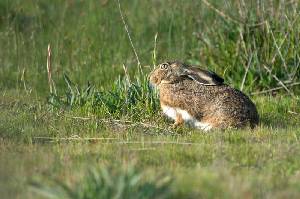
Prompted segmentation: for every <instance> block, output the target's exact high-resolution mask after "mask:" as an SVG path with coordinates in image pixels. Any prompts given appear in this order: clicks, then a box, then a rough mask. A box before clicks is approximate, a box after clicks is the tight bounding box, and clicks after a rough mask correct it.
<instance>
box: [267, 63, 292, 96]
mask: <svg viewBox="0 0 300 199" xmlns="http://www.w3.org/2000/svg"><path fill="white" fill-rule="evenodd" d="M263 67H264V68H265V69H266V70H267V71H268V73H270V75H272V77H273V78H274V79H275V80H276V81H277V82H278V83H279V84H280V85H281V86H282V87H283V88H284V89H285V90H286V91H287V92H288V93H289V94H290V95H291V96H293V97H294V94H293V93H292V92H291V91H290V90H289V89H288V88H287V87H286V85H285V84H284V83H283V82H282V81H281V80H280V79H279V78H278V77H277V76H276V75H274V74H273V73H272V71H271V69H270V68H268V67H267V66H266V65H265V64H263Z"/></svg>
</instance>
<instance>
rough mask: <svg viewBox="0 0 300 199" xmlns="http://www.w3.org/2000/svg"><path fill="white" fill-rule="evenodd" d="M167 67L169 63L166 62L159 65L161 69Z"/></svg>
mask: <svg viewBox="0 0 300 199" xmlns="http://www.w3.org/2000/svg"><path fill="white" fill-rule="evenodd" d="M168 68H169V64H167V63H163V64H161V65H160V69H161V70H167V69H168Z"/></svg>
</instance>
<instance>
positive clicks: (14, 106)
mask: <svg viewBox="0 0 300 199" xmlns="http://www.w3.org/2000/svg"><path fill="white" fill-rule="evenodd" d="M205 2H210V3H211V5H212V6H213V8H210V7H209V5H207V3H205ZM244 2H245V3H244ZM121 3H122V4H121V8H122V11H123V12H124V15H125V18H126V22H127V24H128V27H129V30H130V33H131V37H132V39H133V42H134V46H135V48H136V50H137V53H138V56H139V58H140V60H141V64H142V70H141V71H138V66H137V63H136V59H135V56H134V53H133V51H132V47H131V45H130V43H129V40H128V36H127V34H126V32H125V30H124V26H123V23H122V20H121V18H120V13H119V10H118V5H117V3H116V1H105V0H103V1H98V0H91V1H80V0H69V1H62V0H54V1H51V2H49V1H46V0H40V1H32V0H24V1H19V0H13V1H9V0H3V1H0V46H1V48H0V64H1V66H0V90H1V92H0V112H1V114H0V193H1V197H3V198H81V199H83V198H84V199H86V198H95V197H99V198H298V197H299V195H300V183H299V182H300V173H299V168H300V147H299V139H300V101H299V91H300V89H299V88H300V87H299V86H291V84H292V83H295V82H299V80H300V70H299V63H300V60H299V52H300V51H299V30H300V21H299V17H298V13H299V6H300V4H299V3H298V2H297V1H275V2H274V1H263V2H259V3H258V1H247V2H246V1H238V0H230V1H183V0H176V1H149V2H144V1H138V0H131V1H121ZM218 10H219V11H221V12H222V13H221V14H220V12H219V11H218ZM218 12H219V13H218ZM224 16H225V17H224ZM262 22H263V23H262ZM156 34H157V40H156V42H155V35H156ZM49 43H50V44H51V47H52V76H53V80H54V83H55V88H56V92H53V93H50V92H49V85H48V79H47V70H46V53H47V45H48V44H49ZM172 59H180V60H184V61H186V62H187V63H190V64H199V65H202V67H204V68H209V69H211V70H213V71H216V72H217V73H219V74H220V75H222V76H224V78H225V81H226V82H227V83H228V84H230V85H232V86H233V87H236V88H240V87H241V85H242V84H243V83H242V82H243V79H244V78H245V79H244V84H243V91H244V92H246V93H247V94H248V95H251V94H252V95H251V98H252V99H253V101H254V102H255V104H256V105H257V108H258V111H259V114H260V116H261V122H260V125H259V126H258V127H257V128H256V129H254V130H250V129H245V130H232V129H231V130H226V131H219V130H214V131H212V132H209V133H204V132H202V131H200V130H195V129H190V128H188V127H180V128H177V129H172V128H171V123H172V122H171V121H169V120H167V119H166V118H165V117H164V116H163V115H162V113H161V111H160V109H159V101H158V98H157V97H158V96H157V92H156V91H155V90H153V89H151V87H150V86H149V84H148V81H147V74H148V72H149V71H150V70H151V69H152V68H153V65H155V64H157V63H159V62H162V61H165V60H172ZM123 64H124V65H125V66H126V67H127V68H128V75H129V78H128V76H126V74H125V71H124V70H123V67H122V65H123ZM247 68H248V69H247ZM247 70H248V72H246V71H247ZM268 70H271V73H272V74H270V73H269V72H268ZM245 74H246V75H245ZM272 75H273V76H272ZM274 75H275V76H276V78H278V79H280V81H282V82H283V83H284V84H285V85H287V86H288V88H289V91H290V92H291V93H293V96H291V95H290V94H289V93H288V92H287V91H285V90H284V89H280V90H277V91H274V92H270V93H267V94H266V95H256V94H253V93H254V92H260V91H262V90H268V89H270V88H274V87H277V86H280V84H281V83H280V82H279V81H278V79H276V78H274ZM64 138H67V139H64Z"/></svg>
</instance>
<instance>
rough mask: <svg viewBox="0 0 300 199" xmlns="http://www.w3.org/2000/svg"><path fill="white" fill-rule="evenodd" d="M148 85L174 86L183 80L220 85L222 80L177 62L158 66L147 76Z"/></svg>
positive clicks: (215, 75) (211, 73)
mask: <svg viewBox="0 0 300 199" xmlns="http://www.w3.org/2000/svg"><path fill="white" fill-rule="evenodd" d="M149 79H150V83H151V84H153V85H155V86H158V85H160V84H163V83H167V84H174V83H176V82H179V81H181V80H183V79H191V80H194V81H195V82H197V83H199V84H202V85H211V86H212V85H220V84H223V82H224V80H223V79H222V78H221V77H219V76H218V75H217V74H215V73H214V72H211V71H206V70H203V69H200V68H197V67H194V66H189V65H186V64H184V63H182V62H179V61H174V62H164V63H162V64H159V65H158V67H157V68H156V69H154V70H153V71H152V72H151V73H150V75H149Z"/></svg>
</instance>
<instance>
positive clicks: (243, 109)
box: [149, 61, 259, 131]
mask: <svg viewBox="0 0 300 199" xmlns="http://www.w3.org/2000/svg"><path fill="white" fill-rule="evenodd" d="M149 80H150V83H151V84H152V85H153V86H155V87H157V88H158V90H159V95H160V105H161V108H162V111H163V113H164V114H166V115H167V116H168V117H170V118H171V119H173V120H175V123H174V125H173V126H174V127H176V126H179V125H182V124H183V123H187V124H190V125H192V126H193V127H196V128H199V129H202V130H205V131H208V130H210V129H226V128H243V127H247V126H250V127H251V128H254V127H255V126H256V125H257V124H258V122H259V115H258V113H257V109H256V107H255V105H254V103H253V102H252V101H251V100H250V99H249V98H248V97H247V96H246V95H245V94H243V93H242V92H241V91H239V90H237V89H234V88H232V87H230V86H228V85H226V84H225V83H224V79H223V78H221V77H219V76H218V75H217V74H215V73H214V72H211V71H206V70H203V69H200V68H197V67H194V66H189V65H186V64H184V63H182V62H179V61H174V62H166V63H162V64H160V65H159V67H158V68H156V69H154V70H153V71H152V72H151V73H150V75H149Z"/></svg>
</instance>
